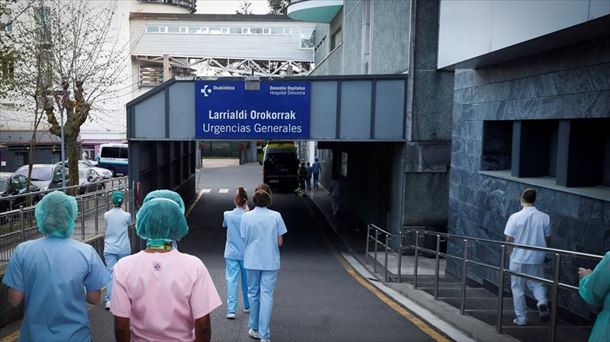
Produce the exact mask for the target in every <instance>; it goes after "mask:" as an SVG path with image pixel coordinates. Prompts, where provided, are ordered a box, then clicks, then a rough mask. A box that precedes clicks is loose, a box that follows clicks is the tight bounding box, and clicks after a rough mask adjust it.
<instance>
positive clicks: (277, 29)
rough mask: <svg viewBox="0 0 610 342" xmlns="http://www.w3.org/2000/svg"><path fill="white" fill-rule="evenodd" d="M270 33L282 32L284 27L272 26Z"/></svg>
mask: <svg viewBox="0 0 610 342" xmlns="http://www.w3.org/2000/svg"><path fill="white" fill-rule="evenodd" d="M271 34H284V28H283V27H272V28H271Z"/></svg>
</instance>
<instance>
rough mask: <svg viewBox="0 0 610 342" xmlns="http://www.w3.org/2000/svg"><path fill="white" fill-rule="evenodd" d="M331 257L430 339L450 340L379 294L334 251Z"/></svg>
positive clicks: (438, 341)
mask: <svg viewBox="0 0 610 342" xmlns="http://www.w3.org/2000/svg"><path fill="white" fill-rule="evenodd" d="M332 253H333V255H334V256H335V258H336V259H337V260H338V261H339V263H340V264H341V265H342V266H343V268H345V270H346V271H347V273H348V274H349V275H351V276H352V277H353V278H354V279H356V281H357V282H358V283H360V285H362V286H364V287H365V288H366V289H367V290H369V291H370V292H371V293H373V294H374V295H375V296H376V297H377V298H379V300H381V301H382V302H384V303H385V304H386V305H387V306H389V307H390V308H392V309H393V310H394V311H396V312H397V313H398V314H399V315H401V316H402V317H404V318H406V319H407V320H409V321H410V322H411V323H413V324H414V325H415V326H416V327H417V328H418V329H419V330H421V331H423V332H424V333H426V334H427V335H429V336H430V337H432V338H433V339H434V340H435V341H437V342H449V341H451V340H450V339H448V338H446V337H445V336H443V335H441V334H439V333H438V332H437V331H436V330H434V329H433V328H431V327H430V326H429V325H428V324H426V323H425V322H424V321H422V320H421V319H420V318H419V317H417V316H415V315H414V314H412V313H411V312H409V311H408V310H407V309H405V308H404V307H402V306H401V305H400V304H398V303H396V302H395V301H394V300H393V299H391V298H390V297H388V296H387V295H386V294H385V293H383V292H381V291H380V290H379V289H378V288H376V287H375V286H373V285H371V284H370V283H369V282H368V281H367V280H366V279H364V278H363V277H362V276H361V275H360V274H358V273H357V272H356V271H355V270H354V268H353V267H352V266H351V265H350V264H349V263H348V262H347V261H346V260H345V259H344V258H343V256H341V255H340V254H339V253H337V252H336V251H335V250H332Z"/></svg>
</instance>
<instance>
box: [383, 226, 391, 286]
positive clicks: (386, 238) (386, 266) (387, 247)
mask: <svg viewBox="0 0 610 342" xmlns="http://www.w3.org/2000/svg"><path fill="white" fill-rule="evenodd" d="M389 241H390V236H389V235H388V234H385V262H384V263H385V281H388V249H390V247H389V246H390V244H389Z"/></svg>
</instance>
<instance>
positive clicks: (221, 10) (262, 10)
mask: <svg viewBox="0 0 610 342" xmlns="http://www.w3.org/2000/svg"><path fill="white" fill-rule="evenodd" d="M249 1H250V3H252V6H251V7H250V8H251V9H252V14H267V13H269V6H268V2H267V0H249ZM241 3H242V1H241V0H197V13H206V14H235V11H236V10H237V9H239V5H240V4H241Z"/></svg>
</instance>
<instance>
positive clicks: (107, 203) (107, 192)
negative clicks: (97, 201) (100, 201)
mask: <svg viewBox="0 0 610 342" xmlns="http://www.w3.org/2000/svg"><path fill="white" fill-rule="evenodd" d="M111 196H112V189H111V190H110V191H106V211H108V210H110V197H111Z"/></svg>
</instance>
